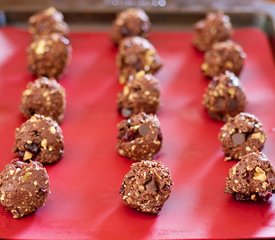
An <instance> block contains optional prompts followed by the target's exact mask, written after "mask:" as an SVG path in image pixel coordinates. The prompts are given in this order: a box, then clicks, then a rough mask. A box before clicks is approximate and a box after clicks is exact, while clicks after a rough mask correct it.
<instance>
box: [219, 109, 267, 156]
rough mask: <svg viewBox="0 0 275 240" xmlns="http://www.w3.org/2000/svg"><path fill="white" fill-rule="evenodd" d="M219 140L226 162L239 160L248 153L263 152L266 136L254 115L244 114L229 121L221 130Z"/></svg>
mask: <svg viewBox="0 0 275 240" xmlns="http://www.w3.org/2000/svg"><path fill="white" fill-rule="evenodd" d="M219 139H220V141H221V144H222V148H223V151H224V154H225V156H226V160H230V159H235V160H239V159H240V158H241V157H242V156H244V155H246V154H248V153H251V152H255V151H260V150H262V148H263V147H264V143H265V140H266V135H265V133H264V131H263V126H262V124H261V123H260V122H259V120H258V119H257V118H256V117H255V116H254V115H252V114H249V113H244V112H242V113H239V114H238V115H236V116H235V117H232V118H229V119H228V120H227V122H226V123H225V124H224V125H223V127H222V128H221V130H220V133H219Z"/></svg>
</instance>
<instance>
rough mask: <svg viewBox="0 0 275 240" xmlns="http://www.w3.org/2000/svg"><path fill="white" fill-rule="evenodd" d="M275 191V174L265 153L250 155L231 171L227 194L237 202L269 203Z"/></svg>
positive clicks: (243, 158)
mask: <svg viewBox="0 0 275 240" xmlns="http://www.w3.org/2000/svg"><path fill="white" fill-rule="evenodd" d="M274 191H275V172H274V170H273V167H272V166H271V163H270V162H269V161H268V158H267V157H266V156H265V155H264V154H263V153H249V154H247V155H245V156H243V157H242V158H241V160H240V161H239V162H238V163H237V164H236V165H234V166H233V167H232V168H231V169H230V170H229V177H227V178H226V186H225V192H226V193H229V194H232V195H233V196H234V197H235V198H236V199H237V200H252V201H259V200H260V201H267V200H268V199H269V198H270V197H271V196H272V193H274Z"/></svg>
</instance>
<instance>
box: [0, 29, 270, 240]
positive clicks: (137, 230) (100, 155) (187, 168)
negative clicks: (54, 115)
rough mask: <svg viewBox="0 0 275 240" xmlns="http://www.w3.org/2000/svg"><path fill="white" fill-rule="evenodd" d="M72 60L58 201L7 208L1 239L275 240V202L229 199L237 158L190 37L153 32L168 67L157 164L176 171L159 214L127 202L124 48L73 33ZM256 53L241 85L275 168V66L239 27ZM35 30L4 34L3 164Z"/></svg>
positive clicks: (256, 38)
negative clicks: (226, 150)
mask: <svg viewBox="0 0 275 240" xmlns="http://www.w3.org/2000/svg"><path fill="white" fill-rule="evenodd" d="M70 38H71V40H72V45H73V58H72V62H71V65H70V67H69V69H68V72H67V74H66V75H65V76H64V77H63V78H62V79H61V80H60V82H61V83H62V85H63V86H64V87H65V88H66V91H67V100H68V105H67V112H66V117H65V121H64V123H63V124H62V128H63V131H64V137H65V151H66V152H65V156H64V158H63V159H62V160H61V161H60V162H59V163H57V164H55V165H52V166H48V167H47V170H48V173H49V175H50V183H51V195H50V196H49V198H48V201H47V204H46V205H45V206H44V207H43V208H41V209H39V210H38V211H37V212H36V213H35V214H33V215H31V216H28V217H25V218H23V219H19V220H15V219H12V217H11V215H10V214H9V213H6V212H4V211H3V209H2V208H0V238H13V239H83V238H86V239H142V238H144V239H148V238H149V239H151V238H153V239H168V238H172V239H175V238H214V237H216V238H242V237H246V238H248V237H271V236H273V237H275V217H274V212H275V197H273V199H272V200H270V201H268V202H267V203H251V202H237V201H235V200H234V199H233V198H232V197H231V196H229V195H226V194H224V193H223V190H224V183H225V181H224V180H225V177H226V175H227V172H228V169H229V168H230V167H231V166H232V164H233V162H224V158H223V153H222V151H221V149H220V144H219V142H218V139H217V135H218V132H219V128H220V127H221V125H222V124H221V123H219V122H216V121H213V120H211V119H210V118H209V117H208V116H207V114H206V113H205V111H204V109H203V107H202V105H201V99H202V94H203V92H204V89H205V87H206V86H207V80H205V79H204V78H203V76H202V74H201V72H200V64H201V62H202V59H203V55H202V54H201V53H199V52H197V51H196V50H195V49H194V48H193V47H192V46H191V38H192V33H191V32H182V33H152V34H151V40H152V42H153V44H154V45H155V46H156V48H157V49H158V51H159V53H160V55H161V56H162V58H163V61H164V67H163V69H162V70H161V71H160V72H159V73H158V74H157V77H158V78H159V80H160V82H161V91H162V102H163V105H162V108H161V111H160V112H159V118H160V121H161V127H162V130H163V136H164V142H163V148H162V149H161V152H160V153H159V155H158V156H157V159H159V160H160V161H163V162H164V163H165V164H166V165H167V166H168V167H169V168H170V170H171V173H172V176H173V180H174V186H173V189H172V194H171V197H170V198H169V200H168V201H167V202H166V204H165V206H164V207H163V209H162V211H161V212H160V213H159V215H158V216H148V215H144V214H141V213H138V212H135V211H134V210H132V209H129V208H128V207H126V206H124V204H123V203H122V201H121V199H120V198H119V195H118V191H119V188H120V184H121V181H122V178H123V176H124V175H125V173H126V172H127V171H128V170H129V168H130V164H131V163H130V161H129V160H127V159H124V158H122V157H120V156H118V155H117V153H116V150H115V145H116V134H117V130H116V124H117V123H118V122H119V121H120V120H121V118H120V117H119V116H118V115H117V111H116V95H117V93H118V91H119V90H120V89H121V86H119V84H118V83H117V79H116V75H117V68H116V65H115V56H116V48H115V47H113V46H112V45H111V43H110V41H109V35H108V34H107V33H72V34H71V35H70ZM234 39H235V40H236V41H237V42H239V43H240V44H241V45H242V46H243V48H244V50H245V51H246V53H247V60H246V63H245V67H244V71H243V72H242V74H241V80H242V83H243V86H244V88H245V90H246V93H247V98H248V106H247V111H249V112H251V113H253V114H256V115H257V116H258V117H259V119H260V120H261V121H262V123H263V125H264V127H265V131H266V133H267V137H268V140H267V142H266V145H265V148H264V152H265V153H266V154H267V155H268V156H269V157H270V159H271V161H272V162H273V164H274V165H275V148H274V143H275V108H274V105H275V69H274V62H273V59H272V56H271V52H270V48H269V45H268V41H267V39H266V36H265V34H264V33H263V32H261V31H259V30H257V29H241V30H236V31H235V33H234ZM29 42H30V36H29V35H28V33H26V32H25V31H22V30H17V29H14V28H2V29H0V53H1V54H0V159H1V160H0V168H1V169H3V167H4V165H5V164H6V163H8V162H9V161H10V160H11V159H12V158H13V155H12V153H11V149H12V146H13V141H14V130H15V128H16V127H18V126H19V125H20V124H21V123H22V122H23V121H24V119H23V118H22V116H21V115H20V113H19V110H18V105H19V102H20V95H21V92H22V91H23V89H24V88H25V86H26V84H27V83H28V81H31V80H33V77H32V76H31V75H30V73H29V72H28V71H27V66H26V64H27V63H26V52H25V48H26V46H27V44H28V43H29Z"/></svg>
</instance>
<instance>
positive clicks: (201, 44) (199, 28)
mask: <svg viewBox="0 0 275 240" xmlns="http://www.w3.org/2000/svg"><path fill="white" fill-rule="evenodd" d="M194 30H195V37H194V39H193V44H194V45H195V47H196V48H197V49H199V50H200V51H207V50H209V49H210V48H211V47H212V45H213V44H214V43H217V42H223V41H226V40H228V39H230V37H231V34H232V25H231V23H230V18H229V16H227V15H225V14H224V13H223V12H211V13H208V14H207V15H206V18H205V19H203V20H201V21H199V22H197V23H196V24H195V26H194Z"/></svg>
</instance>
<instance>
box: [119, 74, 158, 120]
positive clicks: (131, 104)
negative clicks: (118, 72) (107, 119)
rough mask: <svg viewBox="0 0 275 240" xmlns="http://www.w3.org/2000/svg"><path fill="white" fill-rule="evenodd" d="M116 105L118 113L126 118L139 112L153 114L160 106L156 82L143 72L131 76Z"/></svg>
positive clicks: (151, 76)
mask: <svg viewBox="0 0 275 240" xmlns="http://www.w3.org/2000/svg"><path fill="white" fill-rule="evenodd" d="M117 105H118V111H119V113H120V114H121V115H122V116H123V117H126V118H128V117H130V116H132V115H135V114H138V113H140V112H145V113H154V114H155V113H156V112H157V110H158V108H159V105H160V89H159V82H158V80H157V79H156V78H155V77H154V76H153V75H152V74H145V72H144V71H141V72H138V73H137V74H135V75H133V76H132V79H131V80H129V81H128V82H127V83H126V84H125V85H124V87H123V90H122V91H121V92H120V93H119V94H118V99H117Z"/></svg>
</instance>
